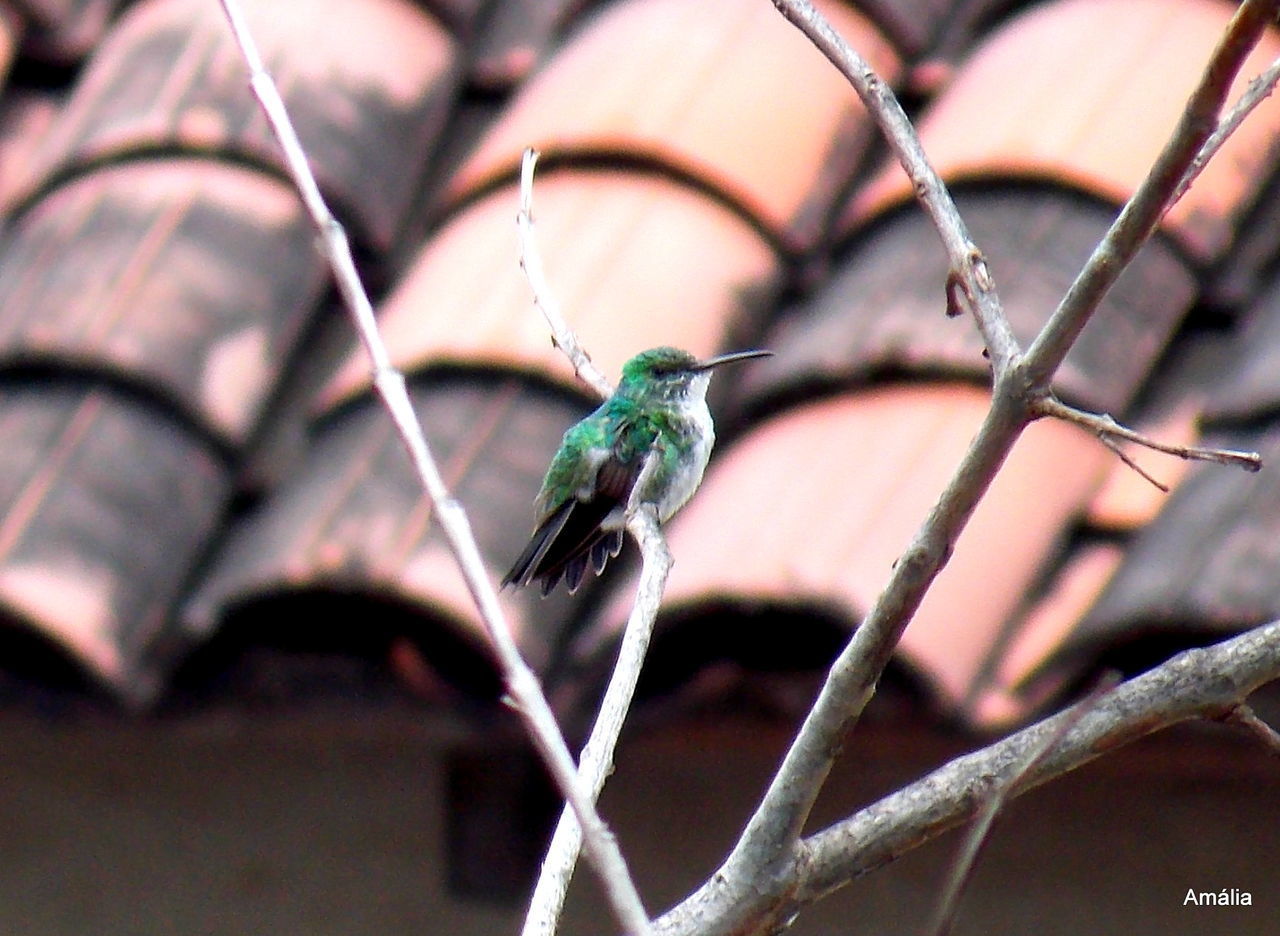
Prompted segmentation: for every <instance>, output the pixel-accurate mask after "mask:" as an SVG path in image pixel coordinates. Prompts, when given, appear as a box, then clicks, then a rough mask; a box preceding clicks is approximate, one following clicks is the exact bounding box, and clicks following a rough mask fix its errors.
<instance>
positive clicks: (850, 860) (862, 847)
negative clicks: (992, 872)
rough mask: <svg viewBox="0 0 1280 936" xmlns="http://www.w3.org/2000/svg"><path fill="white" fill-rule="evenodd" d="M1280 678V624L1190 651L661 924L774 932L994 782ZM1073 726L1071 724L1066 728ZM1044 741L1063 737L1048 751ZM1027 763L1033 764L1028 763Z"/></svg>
mask: <svg viewBox="0 0 1280 936" xmlns="http://www.w3.org/2000/svg"><path fill="white" fill-rule="evenodd" d="M1275 679H1280V621H1275V622H1272V623H1270V624H1265V625H1262V626H1261V627H1257V628H1254V629H1253V630H1251V631H1247V632H1245V633H1244V634H1240V635H1239V636H1237V637H1233V638H1231V639H1230V640H1225V641H1223V642H1221V643H1219V644H1216V645H1214V646H1211V647H1204V648H1201V649H1195V650H1188V651H1186V652H1184V653H1181V654H1179V655H1178V656H1176V657H1174V658H1173V659H1171V660H1169V661H1167V662H1166V663H1163V664H1161V665H1160V666H1157V667H1156V668H1154V669H1152V670H1150V671H1148V672H1146V673H1144V674H1142V675H1141V676H1137V677H1135V678H1133V679H1130V680H1129V681H1127V682H1125V683H1122V684H1121V685H1120V686H1118V687H1117V688H1115V689H1114V690H1112V691H1111V692H1109V693H1107V694H1106V695H1105V696H1103V697H1102V698H1100V699H1098V700H1097V702H1096V704H1094V705H1092V706H1091V707H1089V708H1088V709H1087V710H1086V711H1085V712H1084V713H1083V714H1080V713H1079V711H1078V709H1077V710H1068V711H1065V712H1060V713H1059V714H1057V715H1054V716H1052V717H1050V718H1047V719H1045V720H1044V721H1042V722H1039V723H1037V724H1035V725H1032V726H1030V727H1029V728H1024V729H1023V730H1022V731H1019V732H1017V733H1016V734H1013V735H1010V736H1009V737H1007V738H1005V739H1004V740H1002V741H998V742H996V743H995V744H992V745H990V746H988V747H985V748H983V749H981V750H979V751H975V752H973V753H972V754H966V755H964V756H962V757H958V758H956V759H955V760H953V761H951V762H950V763H947V764H945V765H943V766H942V767H940V768H938V769H937V770H935V771H933V772H932V773H930V774H928V775H927V776H925V777H923V778H921V779H920V780H917V781H916V782H915V783H913V784H911V785H910V786H907V787H904V788H903V789H901V790H899V791H897V792H896V793H893V794H891V795H889V796H887V797H885V798H884V799H882V800H880V801H879V802H877V803H874V804H872V805H870V806H868V807H866V808H865V809H862V810H860V811H859V812H857V813H855V814H854V815H852V816H850V817H848V818H847V819H844V820H842V821H840V822H837V823H835V824H834V825H832V826H830V827H828V828H826V829H824V830H823V831H821V832H818V833H816V834H814V835H812V836H809V837H808V838H806V839H805V840H804V841H802V842H801V843H799V845H798V847H797V848H796V851H795V860H794V861H791V862H788V863H787V864H786V865H785V866H781V867H779V868H777V869H775V871H776V873H777V874H778V876H779V879H778V880H775V881H771V882H770V887H769V888H768V889H767V890H764V889H762V890H757V891H747V892H743V891H742V890H740V889H739V888H738V887H737V886H736V884H735V882H733V881H730V880H726V879H725V878H724V877H723V876H721V875H717V876H716V877H713V878H712V879H711V880H710V881H708V882H707V883H706V884H704V885H703V886H702V888H700V889H699V890H698V891H697V892H696V893H694V894H693V895H692V896H690V897H689V898H688V899H686V900H685V901H684V902H683V903H682V904H680V905H679V906H677V907H676V908H675V909H673V910H671V911H669V912H668V913H666V914H664V915H663V916H662V917H660V918H659V919H658V920H657V921H656V922H655V928H656V930H657V932H658V933H660V934H662V936H721V934H729V933H733V934H745V933H768V932H775V931H776V930H777V928H778V925H779V924H780V923H781V922H782V921H786V920H790V919H792V918H793V917H794V916H795V915H796V913H798V912H799V911H800V909H802V908H803V907H804V906H805V905H807V904H809V903H812V902H813V901H815V900H818V899H820V898H822V897H824V896H826V895H827V894H829V893H831V892H832V891H834V890H837V889H839V888H840V887H842V886H844V885H845V884H847V883H848V882H849V881H851V880H853V879H854V878H856V877H858V876H860V875H863V874H866V873H868V872H870V871H873V870H875V869H876V868H879V867H882V866H883V865H886V864H888V863H890V862H892V861H894V860H895V859H897V858H899V857H900V856H902V855H904V854H906V853H907V852H909V851H911V850H912V849H914V848H917V847H918V846H920V845H922V844H924V843H925V842H927V841H929V840H931V839H933V838H936V837H937V836H938V835H940V834H942V833H943V832H945V831H946V830H948V829H950V828H952V827H954V826H956V825H959V824H960V823H962V822H964V821H966V820H968V819H971V818H972V817H973V816H974V815H975V814H977V812H978V811H979V810H980V809H981V808H982V806H983V804H984V803H985V802H986V798H985V794H986V793H987V791H989V790H990V789H991V788H992V785H993V784H995V785H1007V784H1009V782H1010V780H1011V778H1019V779H1017V781H1016V785H1015V786H1014V787H1013V788H1012V795H1014V796H1019V795H1021V794H1022V793H1024V792H1026V791H1027V790H1030V789H1032V788H1034V787H1036V786H1039V785H1040V784H1042V783H1045V782H1046V781H1048V780H1051V779H1053V778H1055V777H1058V776H1061V775H1062V774H1064V773H1067V772H1068V771H1071V770H1074V769H1076V768H1077V767H1080V766H1082V765H1084V764H1086V763H1088V762H1089V761H1091V760H1093V759H1094V758H1095V757H1099V756H1101V755H1103V754H1106V753H1108V752H1110V751H1114V750H1116V749H1117V748H1119V747H1122V746H1123V745H1125V744H1129V743H1131V742H1133V741H1136V740H1138V739H1140V738H1143V737H1146V736H1147V735H1149V734H1152V733H1154V732H1156V731H1159V730H1161V729H1164V728H1167V727H1169V726H1171V725H1175V724H1178V723H1179V722H1184V721H1189V720H1193V719H1197V718H1220V717H1223V716H1224V715H1226V714H1227V713H1229V712H1231V711H1233V710H1235V709H1237V708H1238V706H1239V704H1240V702H1241V701H1242V700H1243V699H1245V698H1246V697H1248V695H1249V694H1250V693H1252V692H1253V691H1254V690H1255V689H1257V688H1258V687H1259V686H1262V685H1264V684H1265V683H1268V682H1271V681H1272V680H1275ZM1064 722H1069V723H1073V724H1068V725H1067V729H1066V730H1065V731H1064V730H1063V723H1064ZM1046 738H1049V739H1056V740H1053V741H1052V742H1051V743H1050V744H1049V745H1048V750H1047V753H1045V754H1044V756H1042V757H1039V758H1036V759H1033V757H1032V755H1033V754H1034V752H1035V751H1038V750H1041V749H1044V748H1045V746H1046ZM1028 765H1029V766H1028Z"/></svg>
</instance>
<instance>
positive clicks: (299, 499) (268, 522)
mask: <svg viewBox="0 0 1280 936" xmlns="http://www.w3.org/2000/svg"><path fill="white" fill-rule="evenodd" d="M411 389H412V395H413V399H414V405H415V409H416V411H417V412H418V415H419V418H420V419H421V420H422V422H423V424H424V426H425V427H426V431H427V433H428V437H429V442H430V445H431V447H432V453H433V455H434V456H435V458H436V459H437V461H438V463H439V465H440V467H441V472H442V474H443V475H444V478H445V481H446V483H447V484H448V485H449V487H450V490H451V491H452V493H453V494H454V496H455V497H457V498H458V499H459V500H460V501H461V503H462V504H463V506H464V507H466V509H467V510H468V512H469V515H470V522H471V526H472V529H473V531H474V532H475V534H476V536H477V538H478V540H479V543H480V546H481V549H482V550H483V552H484V554H485V557H486V558H487V559H488V560H489V561H490V562H491V563H492V567H493V568H494V569H498V568H503V569H505V568H506V566H507V565H509V564H510V562H511V561H512V560H513V559H514V558H515V555H516V554H517V553H518V552H519V550H520V548H521V547H522V546H523V545H524V538H525V537H526V536H527V535H528V533H529V531H530V530H531V529H532V523H533V496H534V494H535V493H536V492H537V489H538V485H539V483H540V482H541V480H542V473H543V471H544V470H545V468H546V465H547V464H548V463H549V462H550V460H551V454H552V451H553V450H554V447H555V445H556V443H557V442H558V441H559V437H560V434H561V433H562V432H563V431H564V428H565V426H567V425H568V424H570V423H571V422H573V421H574V420H576V419H578V418H581V417H582V416H583V415H585V414H586V411H587V408H588V407H587V406H586V405H585V404H582V403H577V402H574V401H572V400H570V399H569V398H567V397H566V396H564V395H563V394H558V393H548V392H545V391H543V392H535V391H534V390H533V389H532V388H530V387H529V386H528V385H527V384H526V383H525V381H524V380H522V379H520V378H516V377H495V376H493V375H474V374H473V375H467V374H461V373H453V374H444V375H441V376H436V377H432V376H428V377H425V378H420V379H418V380H415V381H414V382H413V385H412V388H411ZM585 591H587V592H589V591H590V589H589V588H587V589H585ZM326 593H334V594H356V595H364V596H366V597H367V598H368V599H369V602H368V604H367V605H366V608H365V613H367V614H369V615H374V614H375V613H376V612H375V610H374V609H375V608H376V607H377V602H379V601H383V602H401V603H404V604H405V605H408V606H412V607H413V608H414V612H413V613H414V614H415V615H417V616H419V620H418V623H417V624H416V625H414V627H413V629H412V630H411V632H410V633H408V634H406V635H402V636H405V637H407V638H409V639H411V640H416V641H421V642H423V643H426V644H430V643H431V642H432V641H433V640H436V641H437V642H438V640H439V633H440V632H443V633H446V634H448V635H451V636H452V639H453V643H452V644H451V645H450V646H452V647H453V649H454V651H455V652H460V647H470V648H471V651H470V652H471V654H472V655H483V653H484V652H486V651H485V648H486V647H487V637H486V636H485V634H484V631H483V629H482V625H481V623H480V620H479V618H478V616H477V613H476V611H475V607H474V604H473V603H472V602H471V599H470V595H469V593H468V591H467V588H466V585H465V583H464V582H463V580H462V577H461V574H460V573H459V572H458V570H457V568H456V566H455V564H454V561H453V559H452V556H451V555H450V553H449V551H448V547H447V544H446V543H445V541H444V539H443V537H442V534H441V533H440V531H439V529H438V526H437V524H436V522H435V519H434V518H433V516H432V513H431V510H430V506H429V504H428V502H427V500H426V498H425V496H424V495H423V493H422V489H421V486H420V484H419V482H418V480H417V478H416V476H415V475H414V474H413V471H412V468H411V466H410V463H409V459H408V456H407V455H406V454H405V452H404V449H403V445H402V443H401V441H400V439H399V438H398V436H396V434H395V432H394V431H393V429H392V426H391V423H390V420H388V419H387V417H386V414H385V413H384V412H383V411H382V409H381V407H380V405H379V404H377V403H376V401H374V400H373V399H372V398H369V397H366V398H364V399H362V400H360V401H358V402H355V403H353V404H350V405H349V406H347V407H345V408H344V409H343V410H342V411H340V412H339V413H336V414H335V415H333V416H332V417H330V418H328V419H327V420H325V421H324V423H323V425H322V426H321V428H320V429H319V432H318V434H317V437H316V443H315V445H314V447H313V448H312V450H311V451H310V453H309V454H308V457H307V459H306V462H305V464H304V465H303V466H302V468H301V470H300V471H299V472H297V474H296V475H295V476H294V477H292V478H291V479H289V481H288V482H287V483H286V484H284V485H283V486H282V487H281V488H280V490H279V491H277V492H276V493H275V494H274V495H273V496H272V497H271V499H270V500H269V501H268V502H267V504H265V505H264V507H263V509H262V510H259V511H257V512H255V513H253V514H252V515H250V516H249V517H248V518H247V519H246V521H245V522H244V523H243V524H241V525H240V526H239V527H238V528H237V529H236V530H235V532H234V535H233V536H232V538H231V541H230V543H229V544H228V546H227V548H226V549H225V550H223V551H221V553H220V554H219V557H218V560H217V561H216V563H215V564H214V565H213V567H212V569H211V571H210V573H209V575H208V576H207V577H206V578H205V580H204V584H203V585H202V586H201V587H200V589H199V590H198V591H197V593H196V594H195V596H194V598H193V600H192V601H191V603H190V604H189V605H188V607H187V609H186V612H185V614H184V621H185V622H186V626H187V628H188V632H189V634H190V635H191V636H192V639H193V640H198V639H201V635H203V634H207V633H209V632H210V631H212V629H213V628H215V627H217V626H221V625H225V624H226V617H227V615H228V610H229V609H230V611H231V616H232V617H234V615H235V614H239V613H241V612H245V613H249V614H252V613H253V607H252V606H253V605H254V604H255V603H261V602H270V601H276V602H277V606H280V607H287V606H288V605H287V602H288V601H289V600H290V598H291V596H292V597H293V598H296V599H298V603H299V604H301V602H306V601H308V599H309V597H310V596H313V595H316V594H326ZM504 595H505V599H504V600H505V603H506V606H507V610H508V612H509V614H510V616H511V623H512V626H513V628H514V631H515V633H516V636H517V640H518V642H519V643H520V645H521V648H522V650H523V651H524V652H525V654H526V656H527V658H528V659H529V660H530V662H531V664H532V665H534V666H537V667H544V666H545V665H546V663H547V661H548V659H549V657H550V653H551V650H552V648H553V645H554V644H555V642H556V640H557V639H558V633H559V630H560V628H561V626H562V624H563V622H564V621H565V620H567V619H568V617H569V613H570V609H571V608H573V607H574V602H573V601H572V600H570V599H569V598H568V596H567V595H566V594H565V593H564V592H563V591H562V590H561V591H558V592H556V593H554V594H553V596H551V597H549V598H547V599H546V600H539V599H538V597H537V593H536V590H532V591H509V592H506V593H504ZM579 595H580V597H579V599H578V600H579V601H581V600H582V598H581V596H582V592H580V593H579ZM282 601H283V602H286V604H280V603H281V602H282ZM283 615H284V617H285V618H286V619H291V620H296V619H297V614H296V612H288V611H284V612H283ZM351 624H352V626H358V625H357V624H356V622H354V621H353V622H351ZM300 626H305V625H300ZM433 631H434V632H437V633H436V636H435V637H433V636H432V632H433ZM428 659H429V660H430V661H431V662H432V665H433V666H434V667H435V668H436V669H437V670H439V671H441V672H443V673H444V674H445V675H446V676H452V677H453V678H462V677H459V676H458V672H459V666H458V661H453V660H450V659H449V658H448V656H447V655H444V656H443V657H441V655H439V654H432V655H429V656H428ZM469 665H473V664H469Z"/></svg>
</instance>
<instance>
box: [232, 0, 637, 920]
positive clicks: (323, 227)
mask: <svg viewBox="0 0 1280 936" xmlns="http://www.w3.org/2000/svg"><path fill="white" fill-rule="evenodd" d="M221 2H222V6H223V9H224V11H225V12H226V15H227V19H228V21H229V23H230V25H231V30H232V32H233V33H234V34H235V38H236V42H237V44H238V45H239V47H240V50H241V53H242V54H243V55H244V59H245V62H246V63H247V65H248V67H249V71H250V74H251V78H250V86H251V88H252V89H253V92H254V94H255V96H256V97H257V98H258V101H259V102H260V103H261V105H262V108H263V111H264V113H265V114H266V116H267V119H268V121H269V122H270V123H271V127H272V130H273V131H274V132H275V134H276V137H277V139H278V140H279V143H280V146H281V148H282V149H283V150H284V154H285V159H286V161H287V164H288V167H289V171H290V174H291V175H292V176H293V180H294V184H295V185H296V186H297V188H298V190H299V192H300V193H301V195H302V199H303V202H304V203H305V205H306V208H307V211H308V213H309V215H310V217H311V220H312V222H313V224H314V225H315V227H316V229H317V231H318V232H319V234H320V238H321V243H322V247H323V250H324V252H325V255H326V257H327V258H328V260H329V262H330V264H331V265H332V267H333V272H334V276H335V278H336V280H337V283H338V287H339V289H340V290H341V292H342V295H343V298H344V300H345V301H346V303H347V306H348V309H349V310H350V311H351V314H352V317H353V319H354V320H355V324H356V328H357V330H358V332H359V334H360V338H361V341H362V342H363V344H364V347H365V350H366V351H367V353H368V355H369V358H370V361H371V364H372V369H373V382H374V386H375V388H376V389H377V392H378V394H379V396H380V397H381V398H382V400H383V403H384V404H385V405H386V407H387V409H388V411H389V412H390V414H391V418H392V420H393V421H394V422H395V425H396V429H397V431H398V433H399V434H400V437H401V439H402V440H403V441H404V444H405V447H406V448H407V449H408V452H409V456H410V458H411V460H412V461H413V466H414V469H415V471H416V472H417V474H418V477H419V479H420V480H421V482H422V485H423V488H424V489H425V490H426V492H427V494H428V496H429V497H430V499H431V503H432V507H433V509H434V511H435V514H436V517H437V518H438V520H439V522H440V527H441V529H442V530H443V531H444V534H445V537H446V539H447V540H448V542H449V546H450V549H451V550H452V551H453V554H454V556H455V558H456V559H457V562H458V566H459V568H460V570H461V572H462V575H463V578H464V579H465V580H466V584H467V588H468V590H469V591H470V593H471V597H472V599H473V600H474V601H475V604H476V607H477V609H478V610H479V612H480V616H481V619H482V620H483V622H484V625H485V629H486V631H487V633H488V636H489V639H490V641H491V643H492V645H493V648H494V652H495V655H496V657H497V660H498V664H499V666H500V668H501V670H502V674H503V679H504V681H505V683H506V687H507V693H508V695H509V697H510V699H511V700H512V702H513V707H514V708H515V709H516V711H517V712H518V713H519V715H520V717H521V718H522V719H523V721H524V723H525V728H526V730H527V731H528V732H529V734H530V736H531V737H532V739H533V742H534V745H535V747H536V748H537V749H538V751H539V753H540V754H541V756H542V758H543V760H544V761H545V762H546V765H547V768H548V770H549V771H550V773H551V775H552V778H553V779H554V781H555V783H556V785H557V787H558V788H559V789H560V791H561V793H562V794H563V795H564V796H565V799H566V800H567V801H568V802H569V803H570V805H571V807H572V808H573V810H574V813H575V815H576V816H577V818H578V821H579V823H581V825H582V827H583V828H584V829H585V830H586V831H585V839H586V843H585V844H586V848H587V854H588V857H589V858H590V860H591V863H592V865H593V866H594V868H595V869H596V871H597V873H598V874H599V875H600V879H601V882H602V883H603V885H604V889H605V892H606V894H607V896H608V900H609V904H610V907H611V908H612V910H613V912H614V913H615V915H616V916H617V919H618V922H619V923H620V924H621V925H622V926H623V928H624V929H625V930H627V931H628V932H630V933H633V934H647V933H648V932H650V923H649V918H648V915H647V914H646V913H645V910H644V906H643V904H642V903H641V900H640V895H639V893H638V892H637V891H636V888H635V884H634V883H633V882H632V880H631V876H630V874H629V872H628V871H627V866H626V862H625V861H624V859H623V857H622V852H621V851H620V850H619V848H618V844H617V841H616V840H615V839H614V837H613V835H612V833H611V832H610V831H609V829H608V827H607V826H606V825H605V824H604V821H603V820H602V819H601V818H600V816H599V814H598V813H597V812H596V809H595V804H594V800H593V798H592V797H591V796H589V795H588V792H587V790H586V789H585V786H584V784H583V783H582V782H581V780H580V778H579V777H578V773H577V768H576V767H575V765H574V762H573V756H572V755H571V754H570V752H569V748H568V746H567V745H566V744H565V741H564V737H563V736H562V735H561V733H560V729H559V726H558V725H557V724H556V720H555V716H554V715H553V714H552V712H551V707H550V706H549V705H548V704H547V700H546V697H545V696H544V695H543V693H542V687H541V686H540V685H539V683H538V680H537V678H536V677H535V676H534V674H533V672H532V670H530V669H529V667H528V665H527V664H526V663H525V662H524V660H523V659H522V658H521V656H520V651H519V649H518V648H517V647H516V644H515V640H514V639H513V638H512V636H511V630H510V628H509V626H508V625H507V622H506V621H505V620H504V617H503V614H502V609H501V607H500V606H499V604H498V596H497V593H496V592H495V591H494V589H493V584H492V583H491V582H490V581H489V577H488V574H487V571H486V568H485V564H484V560H483V559H482V558H481V556H480V549H479V547H478V546H477V545H476V541H475V537H474V535H473V534H472V532H471V525H470V523H469V521H468V520H467V515H466V512H465V511H464V510H463V508H462V505H461V504H459V503H458V502H457V501H456V500H455V499H454V498H453V497H451V496H450V494H449V492H448V489H447V487H446V486H445V483H444V480H443V478H442V477H441V475H440V472H439V469H438V467H437V466H436V464H435V461H434V460H433V459H432V457H431V453H430V451H429V449H428V447H427V442H426V439H425V437H424V436H423V434H422V429H421V426H419V424H418V421H417V417H416V416H415V414H414V411H413V405H412V403H411V402H410V400H409V395H408V393H407V391H406V389H405V379H404V375H403V374H401V373H400V372H399V371H398V370H396V369H395V368H394V367H392V365H391V363H390V356H389V354H388V353H387V350H386V347H385V346H384V345H383V343H382V339H381V338H380V336H379V335H378V330H377V324H376V322H375V319H374V315H373V307H372V305H371V303H370V302H369V298H368V295H367V294H366V292H365V290H364V287H363V285H362V284H361V282H360V278H359V274H358V273H357V271H356V267H355V261H354V259H353V258H352V255H351V249H350V244H349V242H348V240H347V236H346V232H345V231H344V230H343V228H342V225H341V224H339V222H338V221H337V219H336V218H335V217H334V216H333V214H332V213H331V212H330V211H329V208H328V206H327V205H326V204H325V202H324V198H323V197H322V196H321V194H320V189H319V186H318V184H317V183H316V181H315V177H314V176H313V175H312V173H311V170H310V167H309V166H308V164H307V159H306V155H305V153H304V152H303V149H302V146H301V143H300V141H299V140H298V136H297V133H296V132H295V130H294V128H293V125H292V122H291V121H290V120H289V115H288V113H287V111H286V109H285V106H284V101H283V100H282V99H281V97H280V94H279V91H278V90H277V89H276V86H275V83H274V82H273V81H272V79H271V76H270V75H269V74H268V73H267V71H266V69H265V67H264V65H263V62H262V57H261V55H260V54H259V52H258V49H257V45H256V43H255V42H254V40H253V37H252V35H251V34H250V32H249V29H248V26H247V24H246V22H245V20H244V17H243V15H242V13H241V11H240V9H239V6H238V4H237V3H236V2H235V0H221Z"/></svg>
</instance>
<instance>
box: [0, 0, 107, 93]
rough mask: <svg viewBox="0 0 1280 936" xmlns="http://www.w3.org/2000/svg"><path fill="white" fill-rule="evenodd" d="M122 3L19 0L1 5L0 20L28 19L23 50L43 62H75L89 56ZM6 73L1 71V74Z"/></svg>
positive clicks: (23, 26)
mask: <svg viewBox="0 0 1280 936" xmlns="http://www.w3.org/2000/svg"><path fill="white" fill-rule="evenodd" d="M120 5H121V4H120V0H18V2H17V4H16V5H14V4H12V3H0V18H4V15H5V14H4V13H3V11H4V10H5V9H9V10H10V13H9V14H8V16H10V17H12V16H15V15H16V16H18V17H22V18H25V20H26V21H25V22H24V23H23V24H22V27H21V35H22V41H23V50H24V52H27V53H28V54H31V55H34V56H37V57H39V58H41V59H45V60H51V61H58V62H72V61H78V60H79V59H81V58H83V57H84V56H85V55H87V54H88V53H89V51H90V50H91V49H92V48H93V47H94V45H96V44H97V43H98V41H99V40H100V39H101V38H102V36H103V34H104V33H105V32H106V31H107V27H108V24H109V22H110V18H111V17H112V16H113V15H115V12H116V10H117V9H118V8H119V7H120ZM3 72H4V69H3V68H0V75H2V74H3Z"/></svg>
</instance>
